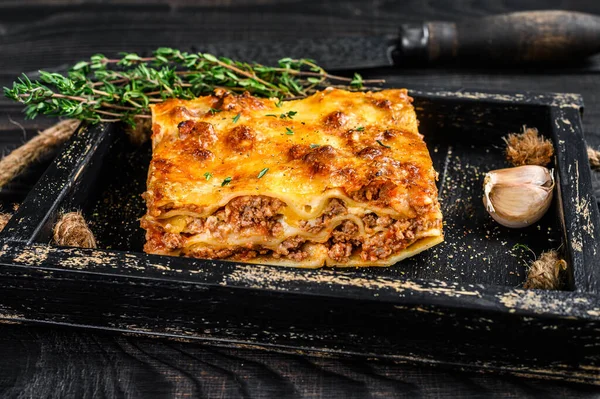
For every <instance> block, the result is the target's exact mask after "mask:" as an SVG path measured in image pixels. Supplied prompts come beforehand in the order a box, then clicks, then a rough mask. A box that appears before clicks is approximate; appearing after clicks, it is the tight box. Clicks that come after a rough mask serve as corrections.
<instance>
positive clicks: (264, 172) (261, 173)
mask: <svg viewBox="0 0 600 399" xmlns="http://www.w3.org/2000/svg"><path fill="white" fill-rule="evenodd" d="M268 171H269V168H264V169H263V170H261V171H260V173H259V174H258V178H259V179H260V178H261V177H263V176H264V175H265V174H266V173H267V172H268Z"/></svg>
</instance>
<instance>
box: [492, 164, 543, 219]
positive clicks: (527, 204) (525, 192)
mask: <svg viewBox="0 0 600 399" xmlns="http://www.w3.org/2000/svg"><path fill="white" fill-rule="evenodd" d="M553 191H554V177H553V176H552V173H551V172H550V171H549V170H548V169H546V168H544V167H542V166H535V165H526V166H519V167H516V168H507V169H499V170H495V171H491V172H489V173H488V174H486V177H485V180H484V197H483V203H484V205H485V208H486V209H487V211H488V213H489V214H490V215H491V216H492V218H494V220H496V221H497V222H498V223H500V224H501V225H503V226H506V227H512V228H521V227H526V226H529V225H531V224H533V223H535V222H537V221H538V220H540V219H541V218H542V216H544V214H545V213H546V212H547V211H548V208H549V207H550V204H551V203H552V195H553Z"/></svg>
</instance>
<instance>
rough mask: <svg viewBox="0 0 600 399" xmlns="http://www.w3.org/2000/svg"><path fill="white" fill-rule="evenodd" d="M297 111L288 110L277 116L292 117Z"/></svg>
mask: <svg viewBox="0 0 600 399" xmlns="http://www.w3.org/2000/svg"><path fill="white" fill-rule="evenodd" d="M297 113H298V112H296V111H288V112H286V113H285V114H281V115H280V116H279V117H280V118H281V119H285V118H288V119H294V115H296V114H297Z"/></svg>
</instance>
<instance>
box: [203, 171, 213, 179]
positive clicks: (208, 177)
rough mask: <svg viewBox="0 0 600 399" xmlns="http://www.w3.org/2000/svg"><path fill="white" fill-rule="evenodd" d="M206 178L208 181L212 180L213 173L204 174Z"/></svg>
mask: <svg viewBox="0 0 600 399" xmlns="http://www.w3.org/2000/svg"><path fill="white" fill-rule="evenodd" d="M204 177H205V178H206V180H207V181H208V180H210V178H211V177H212V173H210V172H206V173H205V174H204Z"/></svg>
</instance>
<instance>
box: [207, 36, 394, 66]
mask: <svg viewBox="0 0 600 399" xmlns="http://www.w3.org/2000/svg"><path fill="white" fill-rule="evenodd" d="M396 49H397V37H393V36H366V37H365V36H358V37H341V38H323V39H296V40H288V41H277V42H273V41H269V42H261V41H239V42H220V43H214V44H205V45H202V46H198V47H197V50H198V51H200V52H207V53H211V54H214V55H218V56H222V57H228V58H231V59H234V60H244V61H248V62H257V63H259V64H263V65H277V61H278V60H280V59H282V58H286V57H293V58H309V59H313V60H315V61H317V63H318V64H319V65H320V66H322V67H323V68H325V69H329V70H344V69H348V68H350V69H367V68H375V67H381V66H390V65H394V60H393V56H392V53H393V52H394V51H396Z"/></svg>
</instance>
